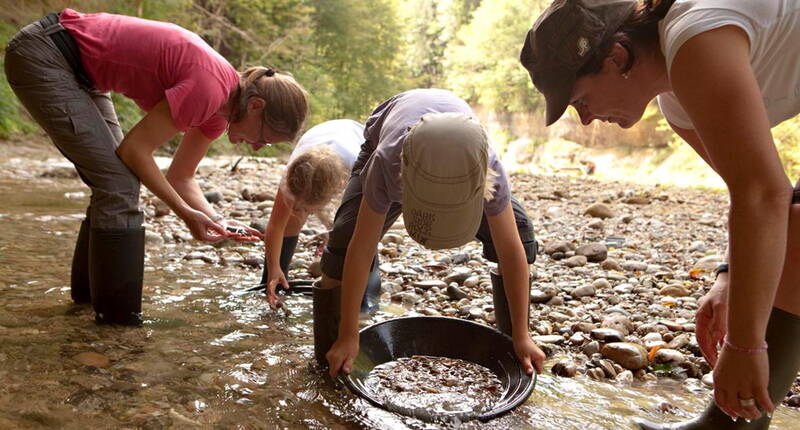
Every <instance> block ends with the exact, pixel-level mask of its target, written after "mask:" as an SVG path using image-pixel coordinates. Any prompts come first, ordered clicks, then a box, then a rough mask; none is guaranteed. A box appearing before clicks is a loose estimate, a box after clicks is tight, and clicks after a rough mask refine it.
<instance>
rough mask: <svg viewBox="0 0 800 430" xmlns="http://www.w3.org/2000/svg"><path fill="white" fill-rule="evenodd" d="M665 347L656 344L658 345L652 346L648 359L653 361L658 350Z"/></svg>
mask: <svg viewBox="0 0 800 430" xmlns="http://www.w3.org/2000/svg"><path fill="white" fill-rule="evenodd" d="M663 347H664V345H656V346H654V347H652V348H651V349H650V353H649V354H647V359H648V360H650V361H653V359H654V358H656V352H658V350H659V349H661V348H663Z"/></svg>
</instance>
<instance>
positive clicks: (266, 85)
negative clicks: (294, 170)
mask: <svg viewBox="0 0 800 430" xmlns="http://www.w3.org/2000/svg"><path fill="white" fill-rule="evenodd" d="M251 97H259V98H262V99H264V101H266V106H265V107H264V112H263V115H264V123H265V124H266V125H267V126H268V127H269V128H270V129H271V130H272V131H273V132H275V133H277V134H280V135H281V136H286V137H287V138H288V139H289V140H290V141H291V140H294V139H295V138H296V137H297V134H298V133H299V132H300V130H301V129H302V128H303V123H304V122H305V119H306V115H307V114H308V99H307V94H306V91H305V90H304V89H303V87H302V86H300V84H299V83H297V81H296V80H295V79H294V77H292V75H291V74H289V73H284V72H279V71H277V70H275V69H273V68H271V67H251V68H249V69H247V70H245V71H244V72H242V74H241V76H240V77H239V83H238V84H237V85H236V89H234V90H233V92H232V93H231V95H230V101H231V114H230V116H229V118H228V122H238V121H241V120H242V118H244V114H245V112H247V102H248V100H250V98H251Z"/></svg>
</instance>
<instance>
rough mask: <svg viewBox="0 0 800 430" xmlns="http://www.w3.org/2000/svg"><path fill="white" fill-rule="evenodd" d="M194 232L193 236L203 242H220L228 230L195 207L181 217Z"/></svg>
mask: <svg viewBox="0 0 800 430" xmlns="http://www.w3.org/2000/svg"><path fill="white" fill-rule="evenodd" d="M181 218H182V219H183V222H185V223H186V226H187V227H188V228H189V231H190V232H191V233H192V237H194V238H195V239H197V240H202V241H203V242H219V241H220V240H222V239H224V238H225V237H226V236H227V235H228V232H226V231H225V227H223V226H222V225H220V224H218V223H216V222H214V221H213V220H212V219H211V218H209V217H208V215H206V214H204V213H203V212H200V211H198V210H195V209H189V210H188V212H186V213H185V214H183V216H182V217H181Z"/></svg>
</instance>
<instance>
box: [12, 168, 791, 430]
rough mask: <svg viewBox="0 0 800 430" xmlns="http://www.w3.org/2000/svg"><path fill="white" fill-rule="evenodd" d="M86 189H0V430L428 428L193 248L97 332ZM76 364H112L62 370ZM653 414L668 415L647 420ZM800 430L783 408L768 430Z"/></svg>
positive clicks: (545, 422) (547, 387) (631, 408)
mask: <svg viewBox="0 0 800 430" xmlns="http://www.w3.org/2000/svg"><path fill="white" fill-rule="evenodd" d="M85 191H86V190H85V189H84V188H83V186H82V185H81V184H80V183H79V182H78V181H76V180H67V179H59V180H54V179H48V180H41V181H36V182H32V183H30V182H22V181H9V180H0V428H3V429H12V428H64V429H86V428H103V429H105V428H115V427H116V428H144V429H160V428H220V429H227V428H241V429H261V428H265V429H272V428H289V429H295V428H296V429H306V428H311V429H327V428H391V429H405V428H412V429H422V428H426V429H427V428H432V427H431V425H430V424H425V423H422V422H419V421H415V420H412V419H409V418H404V417H401V416H397V415H393V414H391V413H389V412H385V411H383V410H381V409H378V408H375V407H372V406H370V405H368V404H367V403H366V402H365V401H363V400H360V399H358V398H356V397H355V396H353V395H352V394H350V393H349V392H348V391H347V390H346V389H345V388H343V387H342V386H340V385H338V384H334V383H331V382H330V381H328V380H327V379H326V378H324V377H323V376H321V375H320V374H319V373H318V372H317V371H316V370H314V368H313V367H312V366H310V365H309V363H310V361H311V357H312V353H313V347H312V340H311V325H310V317H311V313H310V300H309V299H307V298H304V297H297V296H295V297H292V298H290V299H288V300H287V303H288V306H289V307H290V309H291V311H292V313H291V315H290V316H288V317H286V316H284V315H283V314H282V313H281V314H276V313H274V312H272V311H270V310H269V309H268V306H267V305H266V302H265V300H263V298H262V296H261V295H260V294H235V293H236V292H237V291H241V289H242V288H244V287H246V286H249V285H253V284H255V283H257V281H258V279H259V277H260V273H259V272H257V271H256V270H254V269H244V268H242V267H238V266H227V267H226V266H219V265H209V264H202V263H200V262H199V261H186V260H183V259H182V257H183V256H184V255H185V254H187V253H188V252H190V251H191V250H192V245H191V244H186V243H179V244H166V245H162V248H160V249H159V250H153V249H149V251H148V258H147V260H146V269H145V270H146V272H145V291H144V296H145V299H144V305H143V306H144V312H145V317H146V323H145V325H144V327H143V328H141V329H120V328H109V327H98V326H96V325H95V324H94V322H93V315H92V312H91V309H90V308H88V307H85V306H84V307H78V306H73V305H71V301H70V298H69V287H68V283H69V263H70V258H71V255H72V247H73V245H74V240H75V236H76V233H77V230H78V225H79V222H80V219H81V218H82V217H83V214H82V212H83V210H84V207H85V203H86V200H87V197H86V195H85V194H84V192H85ZM84 352H97V353H100V354H102V355H104V356H105V357H107V358H109V359H110V360H111V362H110V365H109V366H108V367H105V368H97V367H89V366H85V365H82V364H80V363H78V362H77V361H75V360H74V358H73V357H75V356H76V355H78V354H80V353H84ZM550 365H552V362H550ZM549 367H550V366H547V368H549ZM708 396H709V391H708V390H707V389H705V388H702V387H700V386H699V383H696V384H687V383H684V382H679V381H673V380H667V379H662V380H661V381H660V382H658V383H657V384H653V383H650V384H644V385H643V384H640V383H634V385H633V386H627V387H626V386H620V385H615V384H613V383H604V382H596V381H592V380H590V379H588V378H586V377H578V378H574V379H567V378H558V377H554V376H552V375H550V374H545V375H542V376H541V377H540V378H539V382H538V385H537V387H536V389H535V390H534V393H533V395H532V396H531V397H530V398H529V400H528V401H527V402H526V403H525V404H524V405H522V406H521V407H520V408H518V409H517V410H515V411H513V412H512V413H510V414H508V415H506V416H504V417H502V418H499V419H497V420H494V421H492V422H489V423H485V424H484V423H476V422H469V423H465V424H464V425H462V426H461V427H462V428H489V429H509V428H514V429H518V428H519V429H583V430H589V429H628V428H632V427H631V424H630V418H631V417H633V416H648V417H650V418H656V419H658V418H659V417H662V418H664V419H667V420H672V421H675V420H679V419H681V418H682V417H687V416H691V415H692V414H693V413H695V412H697V411H698V410H699V409H701V407H702V405H703V404H704V403H705V401H706V399H707V398H708ZM661 404H668V405H673V406H675V407H676V408H677V412H676V413H669V414H662V413H660V412H657V410H656V409H657V406H658V405H661ZM799 422H800V413H799V412H798V411H796V410H789V409H786V408H781V409H779V410H778V412H777V413H776V418H775V420H774V424H773V426H772V428H775V429H795V428H800V425H798V424H797V423H799Z"/></svg>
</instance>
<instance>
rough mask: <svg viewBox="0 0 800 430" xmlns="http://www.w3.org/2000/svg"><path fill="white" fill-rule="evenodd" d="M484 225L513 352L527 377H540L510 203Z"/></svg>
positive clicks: (540, 354)
mask: <svg viewBox="0 0 800 430" xmlns="http://www.w3.org/2000/svg"><path fill="white" fill-rule="evenodd" d="M487 221H488V223H489V231H490V233H491V236H492V243H494V246H495V250H496V251H497V259H498V261H499V264H498V266H499V269H500V272H501V275H502V276H503V285H504V286H505V287H506V298H507V300H508V308H509V311H510V312H511V327H512V330H511V332H512V336H513V341H514V349H515V351H516V352H517V355H518V356H519V358H520V361H521V362H522V363H523V365H524V367H525V371H526V372H527V373H528V374H531V373H533V367H536V370H537V372H538V373H541V372H542V366H543V363H544V357H545V356H544V353H543V352H542V351H541V350H540V349H539V348H538V347H537V346H536V345H535V344H534V343H533V340H532V339H531V337H530V334H529V333H528V324H529V321H528V309H529V307H530V296H529V292H528V283H529V279H528V278H529V271H528V261H527V259H526V258H525V249H524V248H523V247H522V240H521V239H520V237H519V231H518V230H517V223H516V220H515V219H514V210H513V209H512V207H511V203H509V204H508V205H507V206H506V208H505V209H503V211H502V212H500V213H499V214H497V215H494V216H487Z"/></svg>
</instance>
